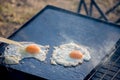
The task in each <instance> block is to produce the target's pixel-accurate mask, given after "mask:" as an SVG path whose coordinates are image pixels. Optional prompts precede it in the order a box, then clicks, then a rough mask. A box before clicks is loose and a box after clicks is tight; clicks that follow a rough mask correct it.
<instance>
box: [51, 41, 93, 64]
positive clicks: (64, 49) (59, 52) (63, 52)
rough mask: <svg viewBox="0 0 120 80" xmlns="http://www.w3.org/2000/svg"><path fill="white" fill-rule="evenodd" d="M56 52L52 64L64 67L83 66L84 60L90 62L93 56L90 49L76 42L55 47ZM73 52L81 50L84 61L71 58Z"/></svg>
mask: <svg viewBox="0 0 120 80" xmlns="http://www.w3.org/2000/svg"><path fill="white" fill-rule="evenodd" d="M54 48H55V49H54V51H53V54H52V57H51V64H55V65H56V64H60V65H63V66H76V65H78V64H81V63H82V62H83V60H87V61H88V60H90V58H91V56H90V53H89V50H88V47H86V46H83V45H78V44H76V43H74V42H71V43H67V44H62V45H60V46H58V47H54ZM73 50H79V51H80V52H81V53H83V58H82V59H73V58H70V56H69V54H70V52H71V51H73Z"/></svg>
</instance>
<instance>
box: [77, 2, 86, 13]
mask: <svg viewBox="0 0 120 80" xmlns="http://www.w3.org/2000/svg"><path fill="white" fill-rule="evenodd" d="M83 1H84V0H81V1H80V2H79V6H78V10H77V13H80V11H81V8H82V4H83Z"/></svg>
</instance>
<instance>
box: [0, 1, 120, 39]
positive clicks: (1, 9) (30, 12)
mask: <svg viewBox="0 0 120 80" xmlns="http://www.w3.org/2000/svg"><path fill="white" fill-rule="evenodd" d="M79 1H80V0H0V36H2V37H8V36H10V35H11V34H12V33H13V32H14V31H15V30H17V29H19V28H20V27H21V25H23V24H24V23H25V22H27V21H28V20H29V19H30V18H31V17H32V16H34V15H35V14H36V13H37V12H38V11H40V10H41V9H43V8H44V7H45V6H46V5H54V6H57V7H60V8H63V9H66V10H70V11H73V12H77V9H78V5H79ZM85 1H86V3H87V4H88V6H89V1H90V0H85ZM95 1H96V2H97V3H98V5H99V6H100V8H101V9H102V10H103V12H106V11H107V10H108V9H109V8H110V7H112V6H113V5H114V4H115V3H117V2H118V1H119V0H95ZM81 14H85V13H84V10H82V12H81ZM93 16H94V17H98V16H99V14H98V12H97V10H95V8H94V13H93ZM107 17H108V19H110V20H111V21H115V20H116V19H118V18H119V17H120V6H119V7H118V8H117V9H116V10H114V11H113V12H112V13H111V14H109V15H108V16H107Z"/></svg>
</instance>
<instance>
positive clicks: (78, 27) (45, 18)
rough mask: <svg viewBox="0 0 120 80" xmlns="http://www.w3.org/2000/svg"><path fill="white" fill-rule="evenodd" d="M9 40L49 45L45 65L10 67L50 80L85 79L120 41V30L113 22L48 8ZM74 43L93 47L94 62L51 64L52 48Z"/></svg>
mask: <svg viewBox="0 0 120 80" xmlns="http://www.w3.org/2000/svg"><path fill="white" fill-rule="evenodd" d="M9 38H10V39H13V40H17V41H30V42H31V41H32V42H36V43H38V44H42V45H50V51H49V53H48V55H47V59H46V61H45V62H40V61H38V60H36V59H34V58H27V59H23V60H22V61H20V64H17V65H9V66H8V67H10V68H13V69H16V70H19V71H22V72H26V73H30V74H32V75H36V76H39V77H42V78H45V79H50V80H83V79H84V78H85V77H86V75H88V74H89V73H90V72H91V71H92V70H93V69H94V68H95V67H96V66H97V65H98V64H99V63H100V61H102V59H103V58H104V57H105V56H106V55H109V54H110V53H111V52H112V51H113V50H114V46H115V44H116V42H117V41H118V39H119V38H120V28H119V27H118V26H117V25H114V24H112V23H107V22H103V21H100V20H97V19H93V18H90V17H87V16H83V15H80V14H76V13H73V12H70V11H67V10H63V9H60V8H57V7H54V6H47V7H45V8H44V9H43V10H42V11H40V12H39V13H38V14H37V15H35V16H34V17H33V18H32V19H30V20H29V21H28V22H27V23H26V24H24V25H23V26H22V28H20V29H19V30H18V31H17V32H15V33H14V34H13V35H11V36H10V37H9ZM71 41H73V42H75V43H78V44H82V45H85V46H88V47H89V48H91V53H90V54H91V57H92V59H91V60H90V61H89V62H85V61H84V62H83V64H81V65H79V66H77V67H63V66H61V65H56V66H54V65H51V64H50V57H51V54H52V51H53V46H59V45H61V44H63V43H69V42H71Z"/></svg>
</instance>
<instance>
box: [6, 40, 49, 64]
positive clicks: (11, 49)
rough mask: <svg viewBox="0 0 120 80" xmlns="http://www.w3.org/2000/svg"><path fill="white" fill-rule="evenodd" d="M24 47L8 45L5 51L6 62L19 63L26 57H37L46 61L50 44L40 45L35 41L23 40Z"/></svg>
mask: <svg viewBox="0 0 120 80" xmlns="http://www.w3.org/2000/svg"><path fill="white" fill-rule="evenodd" d="M21 44H22V45H23V46H24V47H20V46H17V45H12V44H10V45H8V46H7V47H6V49H5V51H4V57H5V59H4V62H5V63H6V64H18V63H19V61H20V60H22V59H24V58H30V57H32V58H35V59H37V60H39V61H45V59H46V55H47V53H48V50H49V45H45V46H43V45H40V44H36V43H33V42H21Z"/></svg>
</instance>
